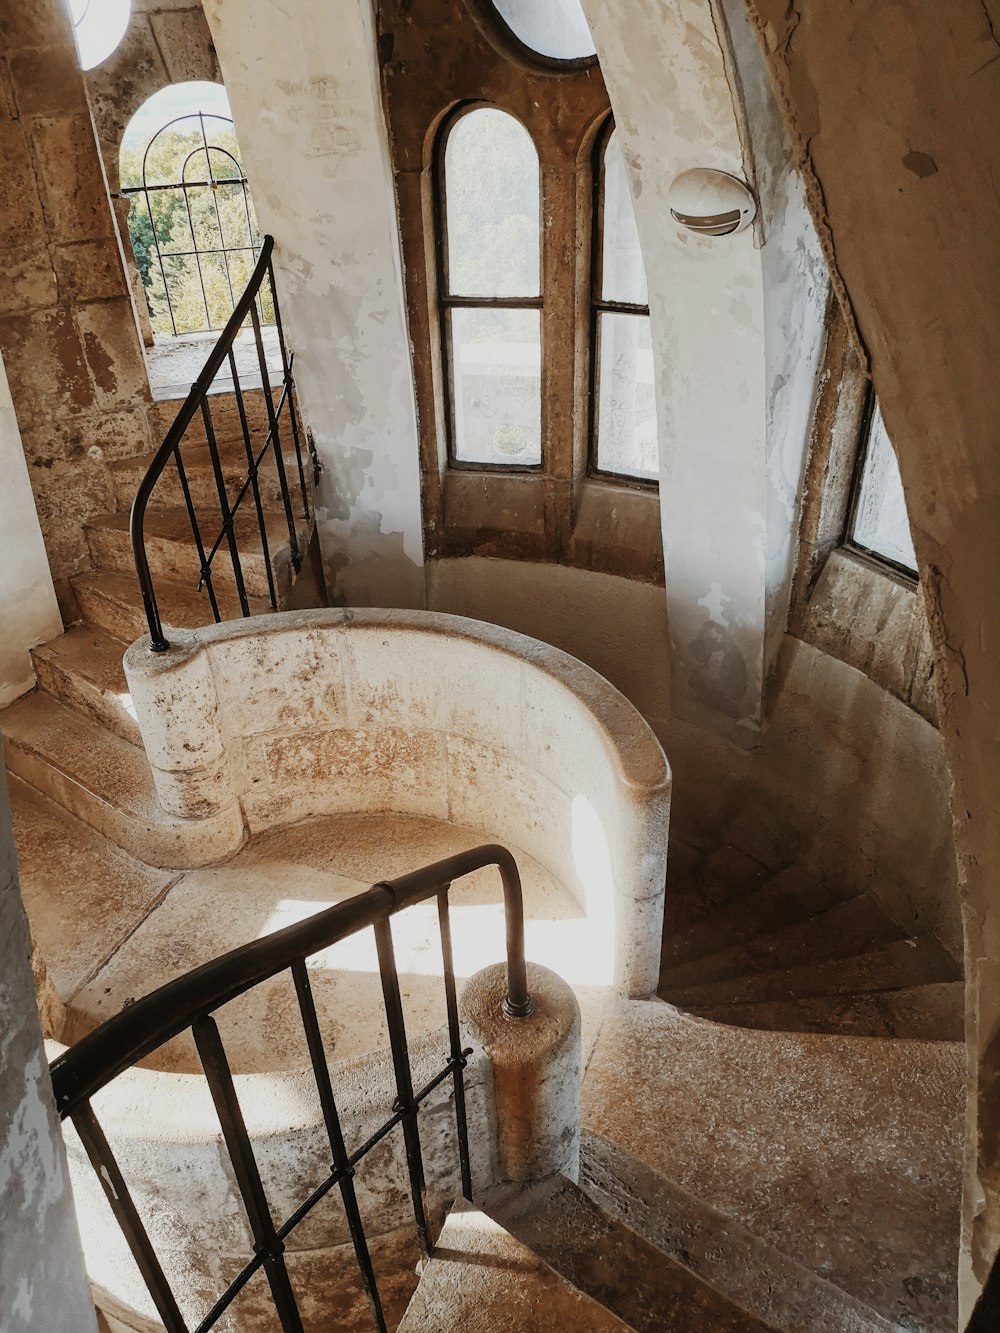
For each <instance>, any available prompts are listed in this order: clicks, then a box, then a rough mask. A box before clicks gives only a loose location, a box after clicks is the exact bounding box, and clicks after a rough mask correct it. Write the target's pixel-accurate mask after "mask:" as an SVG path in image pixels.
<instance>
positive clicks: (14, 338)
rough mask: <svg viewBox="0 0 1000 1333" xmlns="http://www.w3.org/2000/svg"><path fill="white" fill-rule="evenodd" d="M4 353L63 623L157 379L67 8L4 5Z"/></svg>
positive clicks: (0, 193) (0, 70)
mask: <svg viewBox="0 0 1000 1333" xmlns="http://www.w3.org/2000/svg"><path fill="white" fill-rule="evenodd" d="M0 52H2V55H0V250H2V252H3V254H4V259H5V263H4V268H3V272H2V273H0V354H2V356H3V359H4V362H5V364H6V367H7V374H8V378H9V380H10V389H11V396H12V398H13V401H14V409H15V412H16V414H17V420H18V425H19V427H20V430H21V437H22V440H23V443H24V452H25V457H26V459H27V463H28V470H29V473H30V476H31V481H32V490H33V492H34V496H35V504H36V506H37V508H38V515H39V520H40V522H41V527H42V533H43V535H44V538H45V545H46V550H47V552H48V557H49V564H50V568H51V570H52V575H53V579H54V581H55V585H56V591H57V594H58V595H59V597H60V603H61V606H62V609H63V615H64V617H68V615H70V614H71V613H72V600H71V594H70V591H69V585H68V579H69V576H70V575H72V574H74V573H76V572H78V571H80V570H82V569H86V568H88V567H89V564H90V561H89V556H88V554H87V546H86V541H85V537H84V532H83V524H84V523H85V521H86V520H87V519H88V518H90V517H91V516H92V515H95V514H99V513H105V512H107V511H109V510H112V509H114V507H115V505H114V497H113V494H112V489H111V481H110V476H109V471H108V464H109V463H110V462H112V461H113V460H114V459H116V458H123V457H129V456H132V455H135V454H138V453H143V452H145V451H146V450H147V449H148V448H149V447H150V443H151V441H150V434H149V422H148V417H147V410H146V409H147V406H148V402H149V385H148V381H147V377H146V370H145V365H144V363H143V356H142V348H141V345H140V340H139V335H138V330H137V326H136V321H135V315H134V311H133V306H132V300H131V296H130V294H129V290H128V285H127V282H126V278H125V272H124V268H123V266H122V260H121V254H120V251H119V247H118V241H117V238H116V234H115V229H114V222H113V218H112V214H111V209H110V207H109V202H108V197H107V188H106V185H105V181H104V173H103V170H102V167H101V161H100V157H99V154H98V150H97V143H96V140H95V137H94V127H93V122H92V119H91V114H90V109H89V107H88V104H87V95H86V90H85V87H84V81H83V75H82V74H81V72H80V70H79V64H78V60H77V55H76V47H75V44H74V41H73V33H72V29H71V26H70V20H69V17H68V14H67V12H66V9H65V8H64V7H63V5H61V4H60V3H59V0H27V3H24V4H17V5H8V6H5V7H4V8H3V11H2V13H0Z"/></svg>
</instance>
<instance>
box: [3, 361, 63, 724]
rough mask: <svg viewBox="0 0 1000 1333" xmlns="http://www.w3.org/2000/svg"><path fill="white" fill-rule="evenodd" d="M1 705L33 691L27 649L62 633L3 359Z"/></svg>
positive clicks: (32, 673) (32, 672) (33, 678)
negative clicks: (28, 691)
mask: <svg viewBox="0 0 1000 1333" xmlns="http://www.w3.org/2000/svg"><path fill="white" fill-rule="evenodd" d="M0 476H2V477H3V479H4V485H3V488H2V489H0V561H2V568H3V571H4V574H3V581H2V583H0V624H2V625H3V637H2V639H0V707H3V706H4V705H5V704H9V703H10V702H11V701H12V700H13V699H16V698H17V697H18V696H19V695H21V694H24V693H25V692H26V691H27V690H30V689H31V687H32V685H34V683H35V672H34V670H33V668H32V665H31V658H30V657H29V655H28V649H29V648H33V647H34V646H35V644H37V643H44V641H45V640H46V639H52V638H54V637H55V636H56V635H57V634H60V633H61V632H62V621H61V620H60V618H59V606H58V603H57V602H56V595H55V592H54V590H53V587H52V576H51V575H50V574H49V566H48V562H47V561H46V559H45V544H44V542H43V541H42V532H41V528H40V527H39V526H38V515H37V514H36V512H35V501H34V498H33V496H32V494H31V482H30V480H29V478H28V469H27V466H26V464H25V461H24V450H23V447H22V445H21V433H20V431H19V430H18V428H17V417H16V416H15V415H14V404H13V401H12V400H11V396H10V389H9V387H8V384H7V375H6V372H5V371H4V367H3V362H2V361H0Z"/></svg>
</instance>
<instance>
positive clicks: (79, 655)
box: [31, 625, 142, 746]
mask: <svg viewBox="0 0 1000 1333" xmlns="http://www.w3.org/2000/svg"><path fill="white" fill-rule="evenodd" d="M126 647H127V645H126V644H125V643H124V642H123V641H122V640H121V639H116V638H113V637H112V636H111V635H110V634H107V633H106V632H105V631H104V630H102V629H100V628H99V627H98V626H97V625H76V626H74V627H73V628H72V629H70V630H67V631H66V633H65V634H62V635H60V637H59V638H58V639H50V640H49V642H48V643H43V644H41V645H40V646H39V647H37V648H33V649H32V650H31V660H32V661H33V663H34V665H35V671H36V673H37V676H38V683H39V685H40V686H41V687H42V689H44V690H46V691H47V692H48V693H49V694H51V695H54V696H55V697H56V698H57V699H59V700H61V701H62V702H63V703H66V704H70V705H71V706H72V707H73V708H76V709H79V710H80V711H81V712H84V713H87V714H89V715H90V716H91V717H93V718H94V719H95V720H96V721H98V722H101V723H103V725H104V726H106V727H110V729H111V730H112V731H113V732H114V733H115V735H116V736H120V737H121V738H122V740H125V741H129V742H130V743H131V744H132V745H139V746H141V745H142V736H141V735H140V734H139V725H138V723H137V722H136V720H135V716H134V714H133V713H132V711H131V706H132V696H131V694H130V693H129V688H128V682H127V681H126V679H125V671H124V669H123V667H122V657H123V656H124V655H125V649H126Z"/></svg>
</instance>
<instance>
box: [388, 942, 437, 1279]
mask: <svg viewBox="0 0 1000 1333" xmlns="http://www.w3.org/2000/svg"><path fill="white" fill-rule="evenodd" d="M375 944H376V947H377V949H378V965H379V971H380V972H381V974H382V995H383V997H384V999H385V1016H386V1021H387V1023H388V1026H389V1045H390V1047H391V1050H392V1067H393V1072H394V1073H395V1075H396V1106H397V1107H398V1109H399V1110H400V1111H401V1112H402V1116H403V1120H402V1125H403V1141H404V1143H405V1145H406V1167H407V1171H408V1172H409V1176H410V1197H411V1199H412V1201H413V1217H414V1221H415V1222H416V1224H417V1239H418V1241H419V1242H420V1249H421V1251H422V1253H423V1254H424V1255H425V1256H426V1257H427V1258H430V1256H431V1255H432V1254H433V1253H434V1246H433V1245H432V1244H431V1237H430V1231H429V1229H428V1226H427V1200H426V1198H425V1192H424V1164H423V1158H422V1154H421V1151H420V1130H419V1127H418V1125H417V1106H416V1103H415V1101H414V1098H413V1078H412V1075H411V1073H410V1055H409V1051H408V1049H407V1044H406V1024H405V1022H404V1020H403V1001H402V999H401V997H400V994H399V974H398V973H397V971H396V955H395V950H394V949H393V944H392V926H391V925H390V923H389V918H388V917H383V918H382V919H381V920H380V921H376V922H375Z"/></svg>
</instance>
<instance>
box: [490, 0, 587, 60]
mask: <svg viewBox="0 0 1000 1333" xmlns="http://www.w3.org/2000/svg"><path fill="white" fill-rule="evenodd" d="M487 4H488V6H489V9H490V11H491V12H492V13H493V14H494V15H495V16H496V18H497V19H498V20H499V22H500V23H501V24H502V26H503V29H504V31H505V32H506V33H507V34H508V35H509V36H510V37H512V38H513V40H514V41H515V43H516V44H517V45H518V46H519V47H523V48H524V49H525V51H526V52H529V53H530V54H532V55H535V56H541V57H542V59H543V60H544V61H545V62H546V63H548V62H551V63H552V64H555V65H563V66H565V65H568V64H579V63H581V62H585V61H590V60H593V58H594V57H595V56H596V54H597V51H596V48H595V46H594V39H593V37H591V35H590V27H589V25H588V23H587V16H586V15H585V14H584V12H583V6H582V5H581V4H580V0H487Z"/></svg>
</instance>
